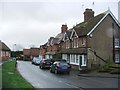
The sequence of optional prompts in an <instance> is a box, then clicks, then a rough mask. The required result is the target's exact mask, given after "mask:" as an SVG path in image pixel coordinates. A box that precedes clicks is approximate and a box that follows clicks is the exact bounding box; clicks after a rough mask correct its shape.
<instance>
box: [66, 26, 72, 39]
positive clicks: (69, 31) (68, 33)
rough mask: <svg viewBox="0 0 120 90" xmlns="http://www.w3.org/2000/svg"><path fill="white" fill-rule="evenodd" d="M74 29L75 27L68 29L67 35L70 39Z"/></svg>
mask: <svg viewBox="0 0 120 90" xmlns="http://www.w3.org/2000/svg"><path fill="white" fill-rule="evenodd" d="M72 30H73V28H72V29H69V30H67V31H66V34H67V36H68V38H69V39H70V36H71V33H72Z"/></svg>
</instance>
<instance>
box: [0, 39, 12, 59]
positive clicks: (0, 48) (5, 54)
mask: <svg viewBox="0 0 120 90" xmlns="http://www.w3.org/2000/svg"><path fill="white" fill-rule="evenodd" d="M10 56H11V54H10V48H9V47H8V46H7V45H6V44H5V43H4V42H1V41H0V59H1V60H2V61H6V60H8V59H10Z"/></svg>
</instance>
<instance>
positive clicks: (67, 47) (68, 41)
mask: <svg viewBox="0 0 120 90" xmlns="http://www.w3.org/2000/svg"><path fill="white" fill-rule="evenodd" d="M69 48H70V40H66V49H69Z"/></svg>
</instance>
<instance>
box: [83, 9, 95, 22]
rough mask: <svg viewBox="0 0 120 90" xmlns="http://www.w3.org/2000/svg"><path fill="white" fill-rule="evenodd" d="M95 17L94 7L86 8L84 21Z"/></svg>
mask: <svg viewBox="0 0 120 90" xmlns="http://www.w3.org/2000/svg"><path fill="white" fill-rule="evenodd" d="M93 17H94V11H93V10H92V9H89V8H87V9H85V12H84V22H87V21H89V20H90V19H91V18H93Z"/></svg>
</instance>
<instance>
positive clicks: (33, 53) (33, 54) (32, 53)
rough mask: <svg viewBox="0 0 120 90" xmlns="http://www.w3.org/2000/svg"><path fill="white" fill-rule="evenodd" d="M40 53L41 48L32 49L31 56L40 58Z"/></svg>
mask: <svg viewBox="0 0 120 90" xmlns="http://www.w3.org/2000/svg"><path fill="white" fill-rule="evenodd" d="M39 53H40V50H39V48H31V49H30V54H31V55H32V56H38V55H39Z"/></svg>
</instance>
